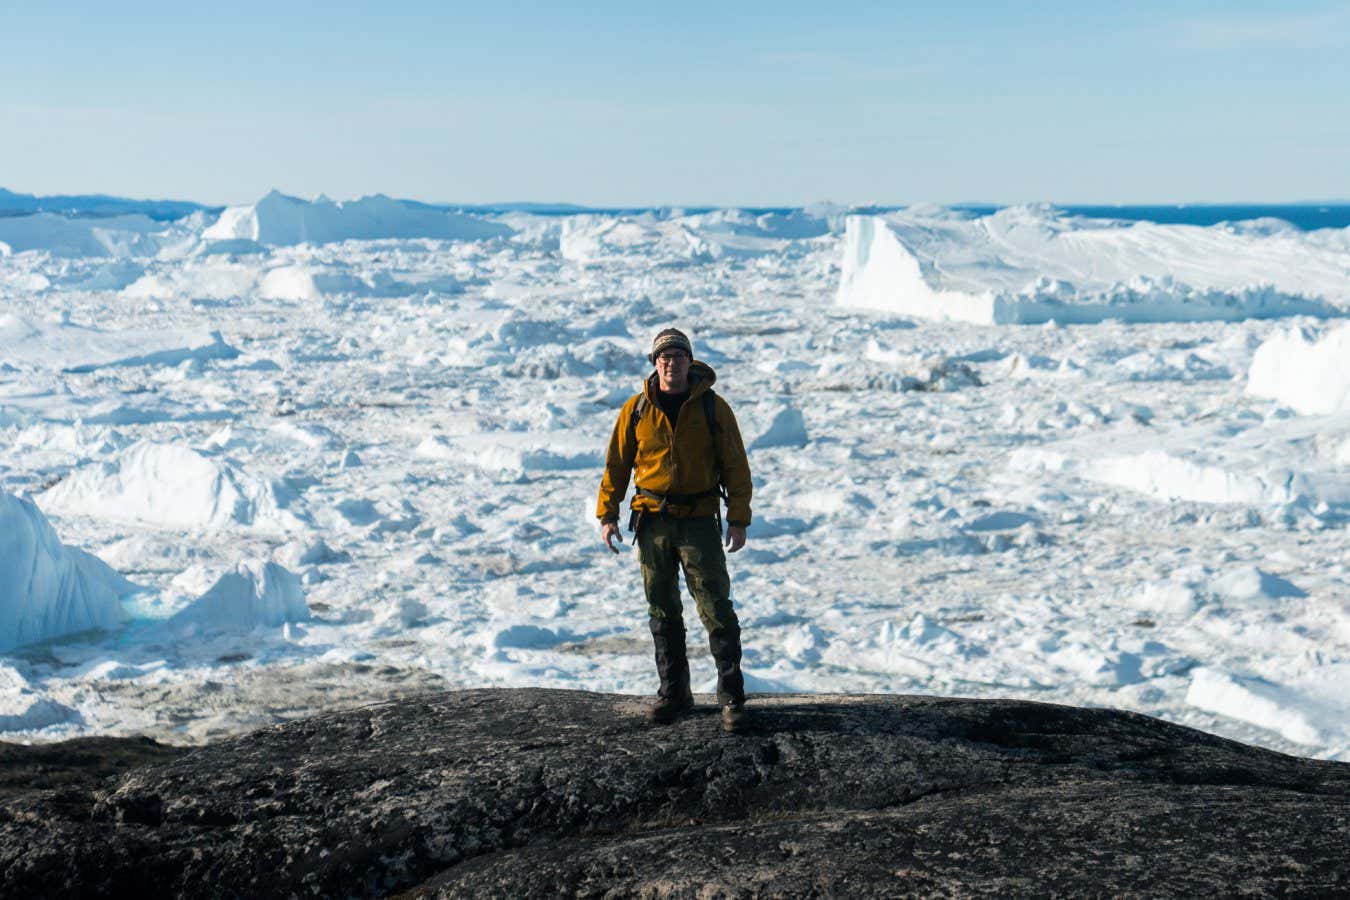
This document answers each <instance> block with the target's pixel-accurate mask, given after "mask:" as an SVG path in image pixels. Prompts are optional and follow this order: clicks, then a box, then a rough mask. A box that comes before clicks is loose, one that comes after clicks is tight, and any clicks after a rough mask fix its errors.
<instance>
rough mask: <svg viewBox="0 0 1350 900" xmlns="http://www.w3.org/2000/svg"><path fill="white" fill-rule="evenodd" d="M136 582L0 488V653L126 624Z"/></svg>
mask: <svg viewBox="0 0 1350 900" xmlns="http://www.w3.org/2000/svg"><path fill="white" fill-rule="evenodd" d="M135 590H136V587H135V585H133V584H131V583H130V582H128V581H127V580H126V579H125V578H123V577H122V576H121V575H118V574H117V573H116V572H114V571H113V570H112V569H110V568H109V567H108V566H107V565H106V564H105V563H104V562H102V561H101V560H99V559H98V558H97V557H95V556H91V555H90V554H88V553H85V552H84V551H83V550H78V549H76V548H74V547H67V546H66V545H65V544H62V543H61V540H60V538H58V537H57V536H56V532H55V531H54V530H52V526H51V523H49V522H48V521H47V517H46V516H44V515H43V514H42V510H40V509H38V508H37V505H36V504H34V503H33V502H32V501H31V500H28V499H27V498H22V497H16V496H14V495H13V494H10V493H7V492H6V491H2V490H0V652H4V651H6V650H12V649H14V648H15V647H22V646H24V645H26V644H34V643H38V642H40V641H49V640H52V639H53V638H58V637H61V636H63V635H67V634H74V633H77V632H81V631H89V630H90V629H95V628H104V629H111V628H115V627H117V626H118V625H120V624H122V622H123V620H124V614H123V612H122V605H121V597H122V595H124V594H128V593H131V592H133V591H135Z"/></svg>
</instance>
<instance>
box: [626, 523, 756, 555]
mask: <svg viewBox="0 0 1350 900" xmlns="http://www.w3.org/2000/svg"><path fill="white" fill-rule="evenodd" d="M744 534H745V529H744V528H742V529H741V535H742V537H741V540H742V542H744V540H745V537H744ZM615 538H618V539H619V543H620V544H622V543H623V535H621V534H619V523H618V522H606V523H604V524H603V525H602V526H600V540H602V541H604V542H605V546H606V547H608V548H609V551H610V552H611V553H618V552H619V548H618V547H615V546H614V539H615Z"/></svg>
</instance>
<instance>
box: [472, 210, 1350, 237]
mask: <svg viewBox="0 0 1350 900" xmlns="http://www.w3.org/2000/svg"><path fill="white" fill-rule="evenodd" d="M452 208H454V209H456V210H460V211H463V212H470V213H480V214H481V213H486V214H498V213H503V212H508V211H512V210H517V211H520V210H523V211H527V212H530V213H533V214H534V215H538V216H574V215H580V214H596V213H599V214H602V215H641V214H644V213H648V214H652V215H656V216H660V217H665V216H669V215H698V214H701V213H707V212H713V211H715V210H717V209H722V208H725V207H717V206H681V207H668V206H666V207H660V206H624V207H579V206H573V205H570V204H557V205H549V204H523V203H522V204H482V205H466V206H456V207H452ZM738 208H740V209H744V210H745V211H746V212H748V213H750V214H752V215H756V216H759V215H764V214H765V213H779V214H783V215H786V214H787V213H790V212H793V211H794V208H793V207H790V206H753V207H738ZM953 208H954V209H963V210H968V211H970V212H974V213H979V214H981V215H988V214H990V213H994V212H997V211H998V210H1000V209H1003V208H1004V207H1002V206H995V205H993V204H983V203H960V204H955V205H954V206H953ZM1056 208H1057V209H1060V210H1063V211H1064V212H1066V213H1068V214H1070V215H1075V216H1086V217H1088V218H1092V219H1121V220H1124V221H1127V222H1156V223H1158V224H1159V225H1202V226H1209V225H1218V224H1219V223H1220V222H1246V221H1250V220H1252V219H1282V220H1284V221H1285V222H1288V223H1289V224H1291V225H1293V226H1295V227H1296V228H1300V229H1302V230H1304V231H1314V230H1316V229H1318V228H1350V203H1329V204H1314V203H1286V204H1256V203H1217V204H1177V205H1175V206H1156V205H1154V206H1108V205H1097V206H1079V205H1062V206H1060V205H1056ZM902 209H904V207H903V206H869V207H859V208H855V209H854V210H852V211H853V212H859V213H888V212H898V211H900V210H902Z"/></svg>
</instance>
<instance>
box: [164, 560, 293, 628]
mask: <svg viewBox="0 0 1350 900" xmlns="http://www.w3.org/2000/svg"><path fill="white" fill-rule="evenodd" d="M308 619H309V607H308V606H307V605H306V604H305V594H304V591H303V590H302V589H301V587H300V579H299V578H297V577H296V576H295V575H294V574H293V573H292V572H290V571H288V570H286V569H285V568H283V567H282V566H279V565H277V564H276V563H274V562H265V561H263V560H245V561H244V562H241V563H239V564H238V565H237V566H235V568H234V570H233V571H231V572H227V573H225V574H224V575H222V576H221V577H220V578H219V579H218V580H217V581H216V582H215V584H213V585H211V587H210V589H209V590H207V591H206V593H204V594H202V595H201V596H200V597H198V598H197V599H196V600H193V601H192V602H191V603H189V604H188V605H187V606H186V607H184V608H183V609H182V610H181V611H180V612H178V613H177V614H175V615H174V616H173V618H171V619H170V620H169V626H170V627H171V628H173V629H175V630H178V631H182V632H213V631H252V630H253V629H254V628H258V627H268V628H280V627H281V626H283V625H285V624H287V623H288V622H304V621H307V620H308Z"/></svg>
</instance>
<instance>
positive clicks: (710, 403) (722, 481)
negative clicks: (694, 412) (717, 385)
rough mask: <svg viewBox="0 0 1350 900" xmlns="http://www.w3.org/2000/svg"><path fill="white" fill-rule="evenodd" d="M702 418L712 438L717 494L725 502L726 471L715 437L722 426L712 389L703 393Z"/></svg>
mask: <svg viewBox="0 0 1350 900" xmlns="http://www.w3.org/2000/svg"><path fill="white" fill-rule="evenodd" d="M703 417H704V418H705V419H707V420H708V434H710V435H711V436H712V450H713V467H714V468H715V469H716V470H717V493H718V495H719V496H721V498H722V499H723V500H726V499H727V479H726V471H725V469H723V467H722V454H721V453H719V452H718V450H717V435H718V434H719V433H720V432H721V431H722V426H721V425H719V424H717V401H716V399H715V395H714V394H713V392H712V388H708V389H707V390H706V391H704V392H703Z"/></svg>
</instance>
